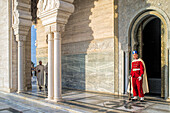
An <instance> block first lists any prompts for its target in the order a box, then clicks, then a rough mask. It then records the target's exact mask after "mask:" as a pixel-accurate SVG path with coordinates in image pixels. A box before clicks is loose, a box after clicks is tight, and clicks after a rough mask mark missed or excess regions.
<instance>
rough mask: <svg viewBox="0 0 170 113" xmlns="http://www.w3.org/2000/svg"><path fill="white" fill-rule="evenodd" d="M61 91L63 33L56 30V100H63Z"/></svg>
mask: <svg viewBox="0 0 170 113" xmlns="http://www.w3.org/2000/svg"><path fill="white" fill-rule="evenodd" d="M61 93H62V87H61V33H60V32H54V101H61V100H62V96H61Z"/></svg>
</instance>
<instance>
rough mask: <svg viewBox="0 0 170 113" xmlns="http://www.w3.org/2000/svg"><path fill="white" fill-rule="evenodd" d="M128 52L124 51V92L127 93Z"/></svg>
mask: <svg viewBox="0 0 170 113" xmlns="http://www.w3.org/2000/svg"><path fill="white" fill-rule="evenodd" d="M129 74H130V73H129V52H128V51H126V52H125V93H127V89H128V81H129V79H128V76H129Z"/></svg>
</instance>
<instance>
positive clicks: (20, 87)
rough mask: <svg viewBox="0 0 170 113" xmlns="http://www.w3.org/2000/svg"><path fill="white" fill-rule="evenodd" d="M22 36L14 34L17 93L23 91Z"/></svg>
mask: <svg viewBox="0 0 170 113" xmlns="http://www.w3.org/2000/svg"><path fill="white" fill-rule="evenodd" d="M24 38H25V37H24V36H20V35H16V39H17V41H18V93H21V92H23V91H24V83H23V81H24V70H23V69H24V65H23V63H24V61H23V56H24V51H23V48H24Z"/></svg>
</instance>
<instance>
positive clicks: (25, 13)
mask: <svg viewBox="0 0 170 113" xmlns="http://www.w3.org/2000/svg"><path fill="white" fill-rule="evenodd" d="M30 8H31V5H30V0H27V1H26V2H23V1H21V0H13V13H12V14H13V23H12V27H13V29H14V34H15V35H24V36H26V35H28V31H29V30H30V28H31V25H32V21H31V19H32V17H31V12H30ZM19 40H25V39H21V38H18V39H17V41H19Z"/></svg>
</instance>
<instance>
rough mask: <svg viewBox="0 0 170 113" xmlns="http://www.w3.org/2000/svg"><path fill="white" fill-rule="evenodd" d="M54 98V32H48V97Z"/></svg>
mask: <svg viewBox="0 0 170 113" xmlns="http://www.w3.org/2000/svg"><path fill="white" fill-rule="evenodd" d="M53 98H54V40H53V36H52V33H49V34H48V99H49V100H52V99H53Z"/></svg>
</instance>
